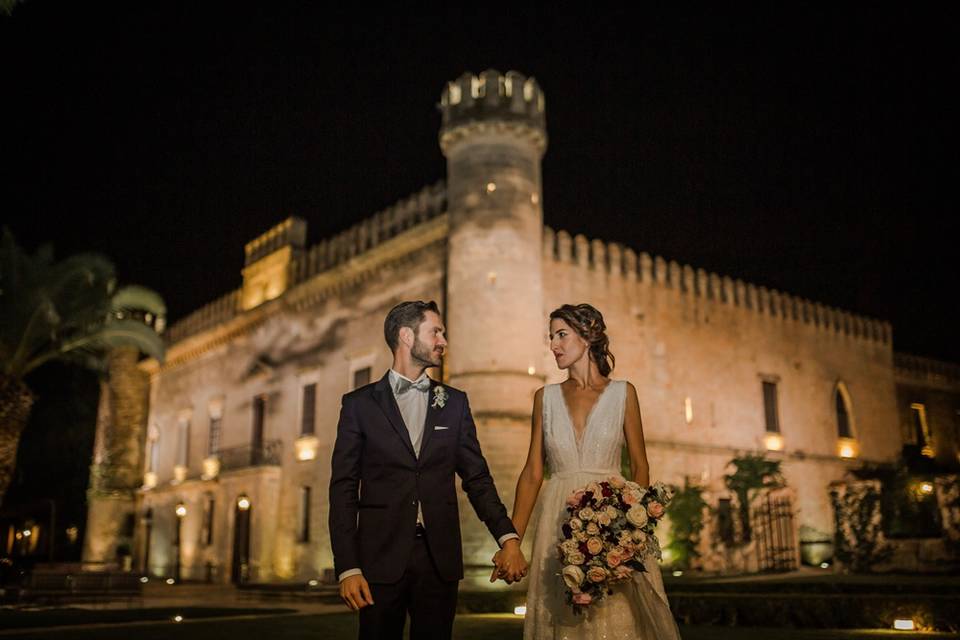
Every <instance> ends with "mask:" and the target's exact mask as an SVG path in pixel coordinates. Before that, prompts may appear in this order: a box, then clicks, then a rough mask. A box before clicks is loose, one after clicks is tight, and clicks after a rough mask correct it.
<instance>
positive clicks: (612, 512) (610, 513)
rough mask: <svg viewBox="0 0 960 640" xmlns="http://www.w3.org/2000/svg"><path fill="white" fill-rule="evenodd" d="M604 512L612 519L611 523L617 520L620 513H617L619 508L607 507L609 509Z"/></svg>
mask: <svg viewBox="0 0 960 640" xmlns="http://www.w3.org/2000/svg"><path fill="white" fill-rule="evenodd" d="M604 511H605V512H606V514H607V517H608V518H610V520H611V521H612V520H616V519H617V513H619V512H618V511H617V508H616V507H615V506H613V505H607V508H606V509H605V510H604Z"/></svg>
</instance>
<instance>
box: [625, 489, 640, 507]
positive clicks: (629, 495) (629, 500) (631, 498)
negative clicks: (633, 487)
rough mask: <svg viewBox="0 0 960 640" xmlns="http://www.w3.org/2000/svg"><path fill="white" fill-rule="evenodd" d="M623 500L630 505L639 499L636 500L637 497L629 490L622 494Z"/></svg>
mask: <svg viewBox="0 0 960 640" xmlns="http://www.w3.org/2000/svg"><path fill="white" fill-rule="evenodd" d="M623 501H624V502H626V503H627V504H630V505H634V504H637V502H639V500H637V497H636V496H635V495H633V494H632V493H630V492H627V493H624V494H623Z"/></svg>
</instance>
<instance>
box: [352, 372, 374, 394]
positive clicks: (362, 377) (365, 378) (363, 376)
mask: <svg viewBox="0 0 960 640" xmlns="http://www.w3.org/2000/svg"><path fill="white" fill-rule="evenodd" d="M370 372H371V369H370V367H363V368H362V369H357V370H356V371H354V372H353V388H354V389H359V388H360V387H362V386H363V385H365V384H370Z"/></svg>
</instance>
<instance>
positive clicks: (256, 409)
mask: <svg viewBox="0 0 960 640" xmlns="http://www.w3.org/2000/svg"><path fill="white" fill-rule="evenodd" d="M266 414H267V399H266V398H264V397H263V396H257V397H256V398H254V399H253V431H252V433H251V438H250V448H251V453H250V456H251V457H250V463H251V464H253V465H258V464H260V463H261V462H262V457H263V427H264V424H263V423H264V418H265V417H266Z"/></svg>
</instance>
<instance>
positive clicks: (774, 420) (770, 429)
mask: <svg viewBox="0 0 960 640" xmlns="http://www.w3.org/2000/svg"><path fill="white" fill-rule="evenodd" d="M763 415H764V419H765V421H766V426H767V433H780V418H779V415H778V412H777V383H776V382H772V381H770V380H764V381H763Z"/></svg>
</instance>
